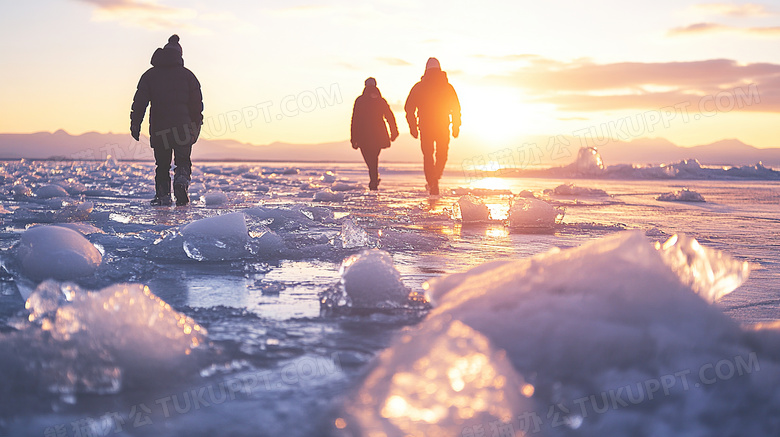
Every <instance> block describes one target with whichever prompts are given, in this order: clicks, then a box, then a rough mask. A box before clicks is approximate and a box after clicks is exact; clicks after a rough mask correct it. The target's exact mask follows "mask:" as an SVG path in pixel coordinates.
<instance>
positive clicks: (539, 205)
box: [509, 198, 563, 228]
mask: <svg viewBox="0 0 780 437" xmlns="http://www.w3.org/2000/svg"><path fill="white" fill-rule="evenodd" d="M562 215H563V214H562V212H561V211H560V210H558V209H556V208H554V207H553V206H552V205H550V204H549V203H547V202H545V201H543V200H539V199H533V198H515V199H514V201H513V202H512V207H511V208H510V209H509V225H510V226H511V227H514V228H551V227H553V226H555V224H556V223H557V222H558V216H562Z"/></svg>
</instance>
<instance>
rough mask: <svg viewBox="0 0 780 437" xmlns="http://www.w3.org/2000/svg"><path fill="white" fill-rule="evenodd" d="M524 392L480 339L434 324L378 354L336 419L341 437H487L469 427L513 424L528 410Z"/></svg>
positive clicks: (454, 326) (460, 327)
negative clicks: (480, 436)
mask: <svg viewBox="0 0 780 437" xmlns="http://www.w3.org/2000/svg"><path fill="white" fill-rule="evenodd" d="M532 394H533V386H532V385H531V384H528V383H527V382H525V381H524V380H523V379H522V378H520V377H519V375H518V374H517V372H515V371H514V370H513V369H512V365H511V363H509V362H508V360H507V359H506V356H505V354H504V353H502V352H500V351H496V350H494V348H493V347H492V346H491V345H490V341H489V340H488V339H487V338H485V337H484V336H483V335H481V334H480V333H479V332H476V331H474V330H473V329H471V328H469V327H468V326H466V325H464V324H463V323H461V322H459V321H457V320H455V321H452V322H447V321H444V320H441V319H439V320H437V321H436V322H434V323H428V324H425V325H423V326H421V327H418V328H414V329H412V330H411V331H409V332H405V333H404V334H403V335H402V336H401V337H400V338H398V339H396V341H395V342H394V343H393V345H391V346H390V348H389V349H387V350H385V351H384V352H382V353H381V354H380V355H379V357H378V358H377V360H376V362H375V363H374V364H373V365H372V368H371V370H370V371H369V373H368V376H367V377H366V380H365V383H364V384H363V386H362V387H360V389H359V390H358V391H357V393H356V394H355V395H354V396H350V397H349V398H348V400H347V401H346V403H345V405H344V408H343V414H344V417H343V418H342V420H344V431H345V435H360V436H369V435H388V436H402V435H414V436H418V435H419V436H461V435H463V436H466V435H469V436H475V435H490V434H477V433H474V432H473V431H474V429H472V428H473V425H476V424H478V425H479V429H478V430H479V431H484V429H483V428H482V426H483V424H494V425H495V424H501V423H508V424H511V423H514V419H515V417H516V416H517V415H518V414H521V413H522V412H530V411H534V409H535V406H534V405H533V401H532V400H530V399H528V397H530V396H531V395H532ZM467 431H472V432H467ZM496 435H498V434H496ZM507 435H511V434H507Z"/></svg>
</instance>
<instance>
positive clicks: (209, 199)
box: [203, 191, 229, 206]
mask: <svg viewBox="0 0 780 437" xmlns="http://www.w3.org/2000/svg"><path fill="white" fill-rule="evenodd" d="M203 201H204V202H205V203H206V206H214V205H224V204H226V203H228V201H229V200H228V197H227V194H225V193H224V192H222V191H209V192H208V193H206V194H204V195H203Z"/></svg>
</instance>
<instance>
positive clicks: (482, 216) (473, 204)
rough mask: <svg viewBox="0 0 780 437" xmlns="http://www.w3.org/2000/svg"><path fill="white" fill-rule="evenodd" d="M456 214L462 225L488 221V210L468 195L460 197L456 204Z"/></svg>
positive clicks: (475, 198)
mask: <svg viewBox="0 0 780 437" xmlns="http://www.w3.org/2000/svg"><path fill="white" fill-rule="evenodd" d="M456 207H457V210H458V211H459V212H460V214H458V215H459V216H460V219H461V221H462V222H463V223H478V222H486V221H489V220H490V210H489V209H488V207H487V205H485V203H484V202H482V200H481V199H480V198H478V197H475V196H472V195H470V194H468V195H465V196H461V198H460V199H458V203H457V204H456Z"/></svg>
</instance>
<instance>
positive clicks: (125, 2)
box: [78, 0, 206, 32]
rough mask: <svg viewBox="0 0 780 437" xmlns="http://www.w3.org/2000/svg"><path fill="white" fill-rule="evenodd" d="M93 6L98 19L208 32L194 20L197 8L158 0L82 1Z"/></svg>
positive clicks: (93, 16)
mask: <svg viewBox="0 0 780 437" xmlns="http://www.w3.org/2000/svg"><path fill="white" fill-rule="evenodd" d="M78 1H81V2H82V3H87V4H89V5H91V6H93V7H94V8H95V9H94V11H93V15H92V19H93V20H95V21H116V22H119V23H121V24H123V25H127V26H131V27H140V28H145V29H150V30H163V29H164V30H171V29H174V30H188V31H191V32H205V31H206V29H205V28H203V27H201V26H198V25H196V24H194V23H193V21H194V20H195V18H196V17H197V16H198V13H197V11H195V10H194V9H189V8H177V7H172V6H167V5H163V4H160V3H159V2H157V1H156V0H78Z"/></svg>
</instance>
